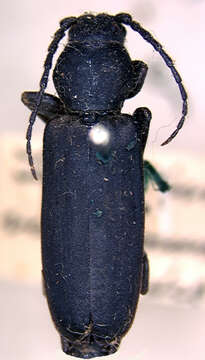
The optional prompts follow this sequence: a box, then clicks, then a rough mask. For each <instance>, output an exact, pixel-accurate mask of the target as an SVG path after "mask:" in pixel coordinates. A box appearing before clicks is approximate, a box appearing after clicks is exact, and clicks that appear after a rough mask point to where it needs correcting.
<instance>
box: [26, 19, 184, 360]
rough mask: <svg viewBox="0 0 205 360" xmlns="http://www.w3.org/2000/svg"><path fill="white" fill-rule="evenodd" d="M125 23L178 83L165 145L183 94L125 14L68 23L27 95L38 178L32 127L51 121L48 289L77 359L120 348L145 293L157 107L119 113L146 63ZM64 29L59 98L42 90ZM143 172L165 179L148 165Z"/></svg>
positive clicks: (56, 76) (57, 71) (45, 251)
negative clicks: (148, 159) (149, 144)
mask: <svg viewBox="0 0 205 360" xmlns="http://www.w3.org/2000/svg"><path fill="white" fill-rule="evenodd" d="M125 26H130V27H131V28H132V29H133V30H134V31H136V32H137V33H139V34H140V35H141V36H142V37H143V39H145V40H146V41H147V42H148V43H150V44H151V45H152V46H153V47H154V49H155V50H156V51H157V52H159V54H160V55H161V56H162V58H163V60H164V61H165V63H166V65H167V66H168V67H169V68H170V70H171V72H172V75H173V77H174V79H175V81H176V82H177V85H178V87H179V90H180V93H181V97H182V116H181V119H180V121H179V123H178V125H177V128H176V130H175V131H174V132H173V133H172V134H171V135H170V136H169V138H168V139H167V140H166V141H165V142H164V143H163V144H162V145H165V144H167V143H169V142H170V141H171V140H172V139H173V138H174V137H175V136H176V135H177V133H178V132H179V130H180V129H181V127H182V126H183V124H184V120H185V117H186V115H187V109H188V106H187V93H186V91H185V88H184V86H183V84H182V80H181V77H180V75H179V73H178V72H177V70H176V68H175V66H174V64H173V61H172V59H171V58H170V56H169V55H168V54H167V53H166V52H165V51H164V50H163V48H162V46H161V45H160V43H159V42H158V41H157V40H156V39H154V38H153V36H152V35H151V34H150V33H149V32H148V31H147V30H145V29H144V28H143V27H142V26H141V25H140V24H139V23H137V22H135V21H133V20H132V17H131V16H130V15H129V14H126V13H120V14H117V15H115V16H114V15H108V14H104V13H102V14H98V15H92V14H84V15H82V16H79V17H68V18H65V19H63V20H62V21H61V22H60V28H59V29H58V30H57V31H56V33H55V34H54V38H53V40H52V42H51V44H50V46H49V48H48V54H47V57H46V60H45V64H44V72H43V75H42V78H41V81H40V90H39V92H25V93H23V95H22V100H23V102H24V104H25V105H27V106H28V107H29V108H30V109H31V110H32V113H31V116H30V120H29V126H28V130H27V136H26V138H27V154H28V160H29V164H30V167H31V172H32V174H33V176H34V178H36V179H37V176H36V172H35V168H34V163H33V158H32V153H31V135H32V127H33V124H34V122H35V119H36V116H37V115H38V116H39V117H40V118H41V119H42V120H44V121H45V122H46V128H45V132H44V145H43V192H42V215H41V234H42V264H43V270H42V273H43V280H44V287H45V293H46V296H47V301H48V306H49V309H50V312H51V316H52V319H53V321H54V323H55V326H56V328H57V330H58V332H59V334H60V337H61V343H62V349H63V351H64V352H65V353H66V354H69V355H73V356H77V357H81V358H92V357H96V356H103V355H108V354H112V353H114V352H115V351H116V350H117V348H118V346H119V344H120V341H121V338H122V337H123V336H124V335H125V334H126V332H127V331H128V330H129V328H130V326H131V324H132V322H133V319H134V315H135V312H136V307H137V304H138V299H139V295H140V294H146V293H147V291H148V283H149V281H148V279H149V264H148V259H147V255H146V253H145V251H144V176H143V152H144V148H145V144H146V140H147V136H148V130H149V124H150V120H151V112H150V110H149V109H148V108H146V107H141V108H137V109H136V110H135V111H134V113H133V115H129V114H122V113H121V108H122V105H123V102H124V101H125V100H126V99H128V98H131V97H133V96H135V95H136V94H137V93H138V92H139V91H140V90H141V88H142V86H143V83H144V80H145V77H146V73H147V69H148V67H147V65H146V64H145V63H144V62H143V61H140V60H135V61H132V60H131V58H130V56H129V54H128V52H127V50H126V49H125V47H124V40H125V35H126V28H125ZM66 32H68V35H69V40H68V44H67V45H66V47H65V48H64V50H63V52H62V53H61V54H60V56H59V58H58V59H57V63H56V65H55V68H54V71H53V81H54V85H55V88H56V91H57V93H58V95H59V98H58V97H56V96H53V95H50V94H46V93H45V89H46V86H47V82H48V76H49V72H50V70H51V68H52V60H53V55H54V54H55V52H56V50H57V47H58V44H59V42H60V41H61V39H62V38H63V37H64V35H65V33H66ZM146 168H147V171H148V172H150V173H151V174H152V176H153V177H155V179H158V180H156V181H158V182H160V179H159V177H158V178H157V176H156V172H154V170H153V168H152V167H150V166H149V164H148V163H146ZM161 184H162V188H163V189H164V187H163V183H161ZM162 191H163V190H162ZM164 191H165V190H164Z"/></svg>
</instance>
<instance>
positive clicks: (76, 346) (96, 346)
mask: <svg viewBox="0 0 205 360" xmlns="http://www.w3.org/2000/svg"><path fill="white" fill-rule="evenodd" d="M119 343H120V340H119V339H117V340H116V341H115V340H114V341H111V342H109V341H108V340H105V339H99V340H97V339H96V337H95V336H94V335H91V334H89V335H88V336H86V337H82V338H81V339H78V340H76V341H75V342H71V341H69V340H68V339H67V338H65V337H64V336H61V345H62V350H63V351H64V353H66V354H67V355H71V356H76V357H78V358H82V359H91V358H94V357H98V356H106V355H111V354H113V353H115V352H116V351H117V349H118V347H119Z"/></svg>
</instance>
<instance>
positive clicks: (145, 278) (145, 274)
mask: <svg viewBox="0 0 205 360" xmlns="http://www.w3.org/2000/svg"><path fill="white" fill-rule="evenodd" d="M148 290H149V260H148V257H147V254H146V252H145V253H144V255H143V259H142V284H141V290H140V293H141V294H142V295H145V294H147V292H148Z"/></svg>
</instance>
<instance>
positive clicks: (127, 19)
mask: <svg viewBox="0 0 205 360" xmlns="http://www.w3.org/2000/svg"><path fill="white" fill-rule="evenodd" d="M115 20H116V21H118V22H120V23H123V24H125V25H129V26H130V27H131V28H132V29H133V30H134V31H137V32H138V33H139V34H140V35H141V36H142V38H143V39H144V40H146V41H147V42H148V43H150V44H151V45H152V46H153V48H154V49H155V50H156V51H157V52H158V53H159V54H160V55H161V57H162V58H163V60H164V62H165V64H166V65H167V66H168V67H169V68H170V70H171V72H172V75H173V77H174V79H175V81H176V83H177V85H178V87H179V91H180V94H181V98H182V116H181V119H180V121H179V122H178V124H177V127H176V129H175V130H174V131H173V133H172V134H171V135H170V136H169V137H168V139H167V140H165V141H164V142H163V143H162V144H161V145H167V144H168V143H169V142H170V141H171V140H172V139H174V138H175V136H176V135H177V134H178V132H179V130H180V129H181V128H182V126H183V125H184V121H185V118H186V115H187V112H188V104H187V92H186V90H185V88H184V85H183V84H182V78H181V76H180V75H179V73H178V71H177V69H176V68H175V66H174V63H173V60H172V59H171V57H170V56H169V55H168V54H167V53H166V52H165V51H164V49H163V47H162V45H161V44H160V43H159V42H158V41H157V40H156V39H155V38H154V37H153V36H152V35H151V34H150V33H149V31H147V30H145V29H144V28H143V27H142V26H141V25H140V24H139V23H138V22H136V21H134V20H132V17H131V16H130V15H129V14H126V13H120V14H117V15H116V16H115Z"/></svg>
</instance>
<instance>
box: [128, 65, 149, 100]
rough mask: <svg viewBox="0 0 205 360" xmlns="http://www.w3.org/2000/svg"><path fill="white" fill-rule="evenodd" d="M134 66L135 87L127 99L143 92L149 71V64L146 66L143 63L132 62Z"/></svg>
mask: <svg viewBox="0 0 205 360" xmlns="http://www.w3.org/2000/svg"><path fill="white" fill-rule="evenodd" d="M132 66H133V74H134V75H133V76H134V82H135V86H134V88H132V90H131V91H130V92H129V94H128V96H127V99H129V98H131V97H133V96H135V95H136V94H137V93H138V92H139V91H140V90H141V88H142V86H143V84H144V81H145V78H146V75H147V70H148V66H147V64H145V63H144V62H143V61H139V60H134V61H132Z"/></svg>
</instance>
